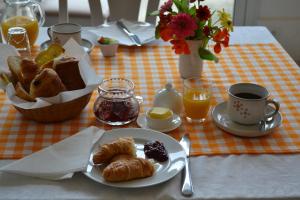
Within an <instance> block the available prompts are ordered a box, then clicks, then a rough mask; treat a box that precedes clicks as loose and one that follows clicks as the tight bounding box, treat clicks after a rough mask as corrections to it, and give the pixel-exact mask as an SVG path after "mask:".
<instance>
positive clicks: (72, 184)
mask: <svg viewBox="0 0 300 200" xmlns="http://www.w3.org/2000/svg"><path fill="white" fill-rule="evenodd" d="M42 33H43V34H41V36H40V38H39V40H38V41H39V42H41V41H44V40H45V38H46V34H45V30H42ZM231 42H232V43H236V44H240V43H243V42H244V43H257V42H259V43H274V44H277V41H276V40H275V39H274V38H273V37H272V35H271V34H270V32H269V31H268V30H267V29H265V28H263V27H237V28H236V29H235V32H234V33H233V34H232V40H231ZM295 65H296V64H295ZM296 101H298V102H299V99H296ZM298 105H299V103H298ZM297 109H300V105H299V106H298V107H297ZM9 162H11V161H10V160H1V161H0V166H3V165H5V164H6V163H9ZM298 166H300V155H298V154H286V155H285V154H280V155H247V154H242V155H224V156H198V157H192V158H191V169H192V179H193V182H194V185H195V194H194V195H193V197H192V198H191V199H263V198H266V199H279V198H283V199H285V198H286V199H287V198H288V199H299V198H300V190H299V188H300V168H299V167H298ZM180 179H181V176H180V175H177V176H176V177H175V178H174V179H171V180H170V181H168V182H166V183H163V184H160V185H157V186H153V187H149V188H142V189H131V190H127V189H126V190H125V189H115V188H110V187H107V186H103V185H99V184H97V183H94V182H93V181H91V180H89V179H87V178H86V177H85V176H83V175H82V174H80V173H77V174H75V176H74V177H73V178H72V179H70V180H63V181H59V182H56V181H47V180H40V179H35V178H29V177H22V176H18V175H13V174H3V173H0V194H1V195H0V199H119V198H123V199H140V198H141V197H142V198H143V199H184V197H183V196H181V194H180V190H179V188H180V182H181V181H180Z"/></svg>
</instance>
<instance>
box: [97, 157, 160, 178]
mask: <svg viewBox="0 0 300 200" xmlns="http://www.w3.org/2000/svg"><path fill="white" fill-rule="evenodd" d="M153 173H154V166H153V164H152V163H151V162H150V161H149V160H146V159H143V158H130V157H129V158H127V157H125V158H124V157H121V159H119V160H117V161H114V162H112V163H110V164H109V165H108V166H107V167H105V169H104V170H103V173H102V176H103V178H104V179H105V180H106V181H110V182H120V181H129V180H133V179H138V178H145V177H149V176H152V175H153Z"/></svg>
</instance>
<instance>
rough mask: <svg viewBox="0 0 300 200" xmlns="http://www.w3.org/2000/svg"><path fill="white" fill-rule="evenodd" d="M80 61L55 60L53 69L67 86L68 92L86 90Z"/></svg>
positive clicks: (63, 58)
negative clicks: (79, 64) (80, 69)
mask: <svg viewBox="0 0 300 200" xmlns="http://www.w3.org/2000/svg"><path fill="white" fill-rule="evenodd" d="M78 63H79V61H78V60H77V59H76V58H73V57H60V58H58V59H55V60H54V64H53V68H54V70H55V71H56V73H57V74H58V76H59V77H60V79H61V80H62V82H63V83H64V85H65V86H66V88H67V90H78V89H83V88H85V83H84V81H83V80H82V78H81V74H80V71H79V66H78Z"/></svg>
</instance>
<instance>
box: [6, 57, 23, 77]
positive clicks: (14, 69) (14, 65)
mask: <svg viewBox="0 0 300 200" xmlns="http://www.w3.org/2000/svg"><path fill="white" fill-rule="evenodd" d="M21 62H22V58H21V57H20V56H8V58H7V64H8V67H9V70H10V71H11V74H12V78H13V81H14V82H18V81H21V80H22V71H21Z"/></svg>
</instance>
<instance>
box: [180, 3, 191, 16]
mask: <svg viewBox="0 0 300 200" xmlns="http://www.w3.org/2000/svg"><path fill="white" fill-rule="evenodd" d="M189 2H190V1H189V0H181V6H182V10H183V12H185V13H189Z"/></svg>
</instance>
